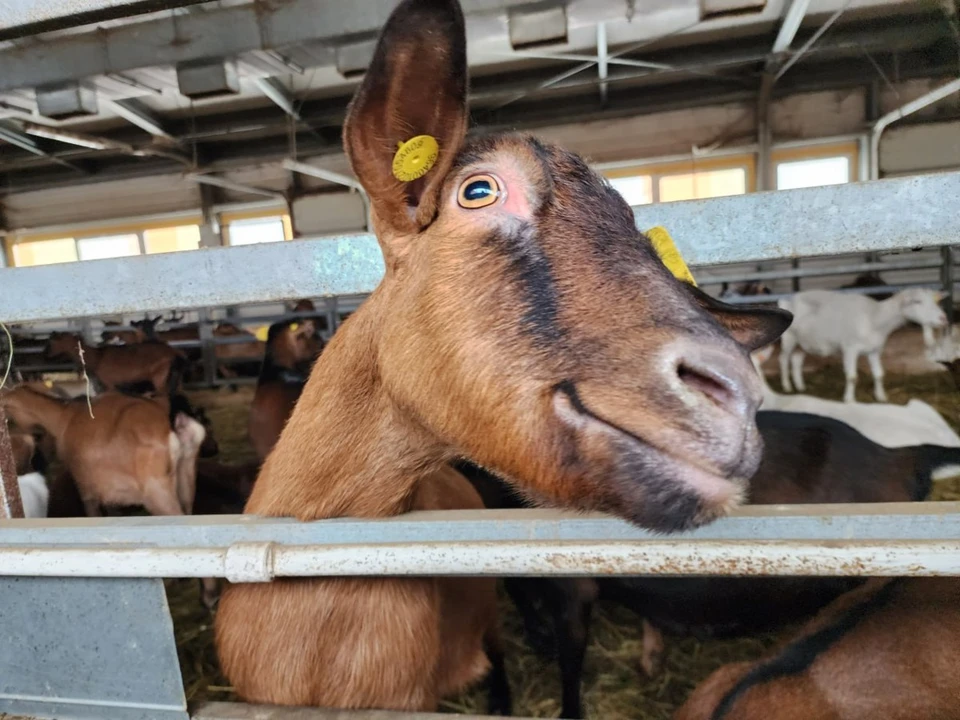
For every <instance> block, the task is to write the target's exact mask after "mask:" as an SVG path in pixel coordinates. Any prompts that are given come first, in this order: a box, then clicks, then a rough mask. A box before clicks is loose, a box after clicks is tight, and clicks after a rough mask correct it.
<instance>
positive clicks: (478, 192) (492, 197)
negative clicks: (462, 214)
mask: <svg viewBox="0 0 960 720" xmlns="http://www.w3.org/2000/svg"><path fill="white" fill-rule="evenodd" d="M502 196H503V189H502V188H501V186H500V181H499V180H498V179H497V178H495V177H494V176H493V175H472V176H471V177H468V178H467V179H466V180H464V181H463V183H462V184H461V185H460V192H459V194H458V196H457V201H458V202H459V203H460V207H462V208H466V209H467V210H476V209H478V208H485V207H488V206H490V205H493V204H494V203H495V202H496V201H497V200H499V199H500V198H501V197H502Z"/></svg>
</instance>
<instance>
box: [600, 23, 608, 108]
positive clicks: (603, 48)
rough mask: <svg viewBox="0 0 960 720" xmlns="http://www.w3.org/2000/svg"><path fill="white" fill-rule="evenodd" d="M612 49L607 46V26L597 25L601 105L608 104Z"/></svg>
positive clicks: (604, 24)
mask: <svg viewBox="0 0 960 720" xmlns="http://www.w3.org/2000/svg"><path fill="white" fill-rule="evenodd" d="M609 63H610V49H609V47H608V45H607V25H606V23H597V76H598V77H599V79H600V80H601V82H600V104H601V105H606V104H607V83H606V82H603V81H604V80H606V79H607V76H608V75H609Z"/></svg>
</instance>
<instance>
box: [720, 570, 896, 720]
mask: <svg viewBox="0 0 960 720" xmlns="http://www.w3.org/2000/svg"><path fill="white" fill-rule="evenodd" d="M899 582H900V581H899V579H895V580H892V581H891V582H889V583H887V584H886V585H884V586H883V587H882V588H880V589H879V590H878V591H877V592H876V593H875V594H874V595H872V596H871V597H870V598H869V599H868V600H866V601H864V602H863V603H861V604H859V605H856V606H854V607H852V608H849V609H847V610H846V611H845V612H844V613H843V614H842V615H841V616H840V617H839V618H838V619H837V620H836V621H835V622H833V623H830V624H829V625H827V626H826V627H823V628H820V629H819V630H817V631H816V632H814V633H811V634H810V635H807V636H805V637H802V638H799V639H797V640H794V641H793V642H791V643H789V644H788V645H787V646H786V647H785V648H784V649H783V650H782V651H781V652H780V653H779V654H778V655H777V656H776V657H774V658H771V659H770V660H767V661H765V662H761V663H760V664H759V665H757V666H756V667H754V668H753V669H752V670H750V672H748V673H747V674H746V675H744V676H743V677H742V678H740V681H739V682H737V684H736V685H734V686H733V688H732V689H731V690H730V691H729V692H728V693H727V694H726V695H725V696H724V697H723V699H722V700H721V701H720V703H719V704H718V705H717V707H716V709H715V710H714V711H713V715H711V716H710V720H723V718H724V717H726V715H727V714H728V713H729V712H730V710H731V709H732V708H733V705H734V703H735V702H736V701H737V700H739V699H740V698H741V697H742V696H743V695H744V693H746V692H747V690H749V689H750V688H751V687H753V686H754V685H762V684H763V683H768V682H773V681H774V680H778V679H780V678H785V677H791V676H794V675H799V674H800V673H802V672H804V671H806V670H808V669H809V668H810V666H811V665H813V663H814V662H815V661H816V660H817V658H818V657H820V655H822V654H823V653H825V652H826V651H827V650H829V649H830V648H831V647H833V646H834V645H836V644H837V643H838V642H840V640H842V639H843V638H844V637H845V636H846V635H847V634H848V633H849V632H850V631H851V630H853V629H854V628H855V627H856V626H857V625H858V624H859V623H860V621H861V620H864V619H865V618H867V617H869V616H870V615H872V614H873V613H875V612H877V611H878V610H880V609H882V608H883V607H884V606H885V605H886V604H887V602H889V600H890V598H891V596H892V595H893V590H894V588H895V586H896V585H898V584H899Z"/></svg>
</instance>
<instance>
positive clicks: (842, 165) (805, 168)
mask: <svg viewBox="0 0 960 720" xmlns="http://www.w3.org/2000/svg"><path fill="white" fill-rule="evenodd" d="M857 159H858V150H857V143H856V142H848V143H831V144H828V145H824V144H819V145H803V146H798V147H793V148H784V149H777V150H774V152H773V154H772V157H771V160H772V162H773V167H774V177H775V178H776V183H777V190H793V189H795V188H807V187H820V186H822V185H843V184H844V183H848V182H853V181H855V180H856V179H857Z"/></svg>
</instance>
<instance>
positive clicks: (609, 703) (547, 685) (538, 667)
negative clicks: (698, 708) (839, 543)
mask: <svg viewBox="0 0 960 720" xmlns="http://www.w3.org/2000/svg"><path fill="white" fill-rule="evenodd" d="M921 347H922V344H921V343H920V338H919V331H917V332H911V331H904V332H901V333H898V334H897V335H896V336H895V337H894V338H892V340H891V343H890V346H889V347H888V352H887V354H886V356H885V357H886V361H887V372H888V376H887V383H886V385H887V391H888V393H889V395H890V401H891V402H895V403H904V402H906V401H907V400H909V399H910V398H920V399H922V400H925V401H926V402H928V403H930V404H931V405H932V406H934V407H935V408H936V409H937V410H939V411H940V412H941V413H943V415H944V416H945V417H946V419H947V421H948V422H949V423H950V424H951V425H953V426H954V428H960V394H958V392H957V391H956V389H955V387H954V385H953V381H952V380H951V378H950V376H949V375H948V374H947V373H945V372H942V371H938V370H939V369H938V367H937V366H935V365H930V364H928V363H926V362H925V361H923V360H922V351H921V349H920V348H921ZM775 367H776V361H775V360H772V361H771V362H770V363H769V366H768V370H769V371H770V372H771V373H773V371H774V369H775ZM864 370H865V368H864ZM931 370H932V371H933V372H930V371H931ZM905 372H913V373H916V372H921V373H922V374H909V375H908V374H904V373H905ZM807 383H808V391H809V392H810V393H811V394H814V395H820V396H823V397H827V398H833V399H840V397H841V395H842V392H843V373H842V370H841V368H840V366H839V364H838V363H837V362H835V361H834V362H828V363H823V362H816V363H814V362H813V361H811V362H810V363H809V372H808V374H807ZM771 384H772V386H773V387H774V388H775V389H779V382H778V381H777V379H776V376H773V377H771ZM871 387H872V385H871V382H870V379H869V377H868V376H867V375H866V374H865V372H864V371H862V372H861V375H860V382H859V384H858V393H857V395H858V399H859V400H861V401H870V400H872V398H871V396H870V388H871ZM193 397H194V399H195V400H196V401H197V402H198V403H199V404H201V405H203V406H204V407H206V408H207V409H208V413H209V415H210V417H211V419H212V420H213V423H214V425H215V428H216V433H217V439H218V441H219V443H220V448H221V455H220V460H221V462H226V463H237V462H241V461H244V460H248V459H250V458H252V457H253V453H252V451H251V449H250V447H249V445H248V443H247V441H246V439H245V433H246V421H247V407H248V405H249V401H250V397H251V390H250V389H249V388H243V389H240V390H239V391H237V392H231V391H229V390H222V391H216V392H214V391H209V392H206V391H205V392H198V393H195V394H194V396H193ZM934 493H935V498H934V499H937V500H960V478H957V479H956V480H950V481H946V482H941V483H938V484H937V485H936V486H935V491H934ZM197 590H198V588H197V583H196V582H195V581H190V582H185V581H168V595H169V599H170V606H171V612H172V614H173V621H174V625H175V629H176V637H177V645H178V648H179V652H180V660H181V667H182V669H183V675H184V684H185V687H186V691H187V699H188V701H189V702H190V703H191V705H192V706H193V705H195V704H197V703H200V702H203V701H206V700H230V699H234V698H233V695H232V693H231V690H230V688H229V687H228V685H227V683H226V681H225V680H224V678H223V677H222V676H221V675H220V674H219V672H218V669H217V662H216V656H215V653H214V648H213V634H212V629H211V618H210V615H209V613H207V612H206V611H205V610H204V609H203V608H202V607H201V605H200V602H199V599H198V593H197ZM502 607H503V623H504V626H505V630H506V632H505V635H506V639H507V652H508V670H509V678H510V681H511V684H512V688H513V693H514V714H515V715H520V716H531V717H557V716H558V714H559V711H560V681H559V672H558V670H557V667H556V664H555V663H554V662H552V661H550V660H546V659H541V658H540V657H538V656H536V655H534V654H533V653H532V652H531V651H530V650H529V648H528V647H527V646H526V644H525V642H524V640H523V635H522V633H521V626H520V621H519V618H518V616H517V615H516V613H515V612H514V610H513V608H512V606H511V605H510V603H509V602H508V601H507V600H506V599H504V600H503V601H502ZM785 632H789V631H785ZM776 640H777V636H772V635H768V636H763V637H750V638H743V639H737V640H724V641H715V640H711V641H706V642H698V641H696V640H694V639H692V638H670V637H667V647H668V652H667V655H666V660H665V664H664V672H663V674H662V675H661V676H660V677H657V678H653V679H650V678H646V677H645V676H644V675H643V674H642V671H641V670H640V666H639V662H640V655H641V629H640V621H639V618H638V617H637V616H635V615H633V614H632V613H630V612H629V611H626V610H622V609H620V608H616V607H605V606H601V607H600V608H599V609H598V611H597V612H596V613H595V616H594V623H593V627H592V641H591V643H590V648H589V651H588V654H587V661H586V668H585V674H584V699H585V704H586V709H587V714H588V717H591V718H602V719H603V720H667V719H668V718H670V717H671V715H672V713H673V711H674V710H676V709H677V708H678V707H679V706H680V705H681V704H682V703H683V701H684V700H685V699H686V697H687V695H688V694H689V693H690V691H691V690H692V689H693V688H694V687H695V686H696V685H697V684H698V683H699V682H700V681H701V680H703V679H704V678H705V677H706V676H707V675H709V674H710V673H711V672H712V671H713V670H715V669H716V668H717V667H719V666H720V665H723V664H725V663H728V662H733V661H738V660H749V659H755V658H758V657H759V656H760V655H761V654H762V653H763V652H764V651H765V650H766V649H767V648H769V647H770V646H771V645H772V644H773V643H774V642H775V641H776ZM443 709H444V710H445V711H446V712H453V713H456V712H464V713H466V712H469V713H481V714H482V713H483V712H484V711H485V709H486V704H485V697H484V694H483V693H482V692H481V691H479V690H478V691H475V692H473V693H470V694H467V695H465V696H463V697H461V698H457V699H455V700H452V701H449V702H447V703H445V705H444V708H443Z"/></svg>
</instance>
